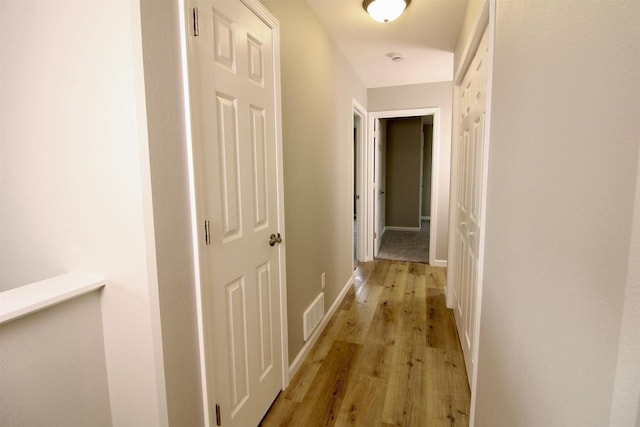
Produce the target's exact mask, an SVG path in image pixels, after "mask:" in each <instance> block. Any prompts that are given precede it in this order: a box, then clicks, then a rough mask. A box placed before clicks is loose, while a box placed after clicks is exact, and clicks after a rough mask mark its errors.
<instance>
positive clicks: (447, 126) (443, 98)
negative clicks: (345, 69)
mask: <svg viewBox="0 0 640 427" xmlns="http://www.w3.org/2000/svg"><path fill="white" fill-rule="evenodd" d="M367 97H368V104H367V106H368V109H369V112H374V111H391V110H405V109H415V108H440V139H439V141H437V144H438V152H439V158H438V178H437V179H438V180H437V192H438V200H437V209H438V210H437V212H436V216H437V218H436V223H437V230H436V235H435V239H436V251H435V256H436V260H439V261H446V260H447V258H448V255H447V248H448V246H449V242H448V234H449V178H450V176H449V173H450V168H451V167H450V165H451V118H452V103H453V83H452V82H440V83H425V84H420V85H407V86H394V87H385V88H374V89H369V90H368V91H367ZM432 220H433V218H432ZM433 237H434V236H432V238H433Z"/></svg>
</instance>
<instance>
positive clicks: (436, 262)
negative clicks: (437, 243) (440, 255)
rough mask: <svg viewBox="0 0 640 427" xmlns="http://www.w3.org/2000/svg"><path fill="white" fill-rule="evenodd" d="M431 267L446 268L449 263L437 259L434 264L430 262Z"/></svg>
mask: <svg viewBox="0 0 640 427" xmlns="http://www.w3.org/2000/svg"><path fill="white" fill-rule="evenodd" d="M429 265H430V266H431V267H446V266H447V265H448V262H447V260H446V259H435V260H433V262H431V261H429Z"/></svg>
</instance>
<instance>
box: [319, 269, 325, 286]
mask: <svg viewBox="0 0 640 427" xmlns="http://www.w3.org/2000/svg"><path fill="white" fill-rule="evenodd" d="M324 284H325V283H324V273H322V274H321V275H320V290H324Z"/></svg>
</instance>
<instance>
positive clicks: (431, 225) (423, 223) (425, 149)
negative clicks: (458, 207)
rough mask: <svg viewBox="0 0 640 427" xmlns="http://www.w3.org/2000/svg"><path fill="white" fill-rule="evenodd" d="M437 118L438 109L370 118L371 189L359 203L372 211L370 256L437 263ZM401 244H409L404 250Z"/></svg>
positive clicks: (386, 113)
mask: <svg viewBox="0 0 640 427" xmlns="http://www.w3.org/2000/svg"><path fill="white" fill-rule="evenodd" d="M439 116H440V110H439V109H438V108H424V109H416V110H398V111H385V112H375V113H371V114H370V132H371V135H372V137H371V138H370V140H369V144H368V145H369V147H370V148H369V149H370V151H372V152H373V155H372V158H373V159H372V160H373V161H372V171H371V175H370V180H371V182H372V185H373V188H374V191H373V192H372V196H373V197H371V198H370V199H369V200H366V201H365V203H367V205H369V206H371V212H372V214H371V224H372V227H371V228H372V235H373V236H374V237H373V240H374V243H373V245H372V247H373V257H374V258H384V259H404V260H409V261H414V262H424V263H429V264H431V265H436V266H439V265H440V263H439V262H437V260H436V258H435V244H436V233H435V230H436V229H437V226H438V225H437V222H438V215H437V212H438V206H437V205H438V162H437V159H438V144H437V141H438V140H439V139H438V138H439V128H438V126H439ZM394 140H395V141H396V142H394ZM397 140H401V141H405V142H406V141H407V140H410V142H409V143H405V144H403V143H398V142H397ZM394 145H395V146H394ZM386 243H391V244H392V245H396V246H397V244H399V246H400V247H399V248H397V250H396V249H395V248H392V250H394V251H396V252H399V254H397V253H396V255H397V256H394V255H390V254H389V253H388V252H387V250H386V248H385V246H386V245H385V244H386ZM403 244H408V245H409V246H410V247H409V248H408V250H406V249H407V248H403V247H402V246H403ZM380 251H382V253H381V252H380ZM403 253H404V254H403ZM407 253H409V254H410V255H409V256H404V255H406V254H407ZM416 255H417V256H416Z"/></svg>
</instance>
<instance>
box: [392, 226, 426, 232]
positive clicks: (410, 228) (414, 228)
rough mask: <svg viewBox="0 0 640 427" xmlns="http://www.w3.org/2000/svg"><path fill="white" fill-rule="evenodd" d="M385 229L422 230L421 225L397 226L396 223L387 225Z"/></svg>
mask: <svg viewBox="0 0 640 427" xmlns="http://www.w3.org/2000/svg"><path fill="white" fill-rule="evenodd" d="M385 230H402V231H420V227H396V226H395V225H387V226H386V227H385Z"/></svg>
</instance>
